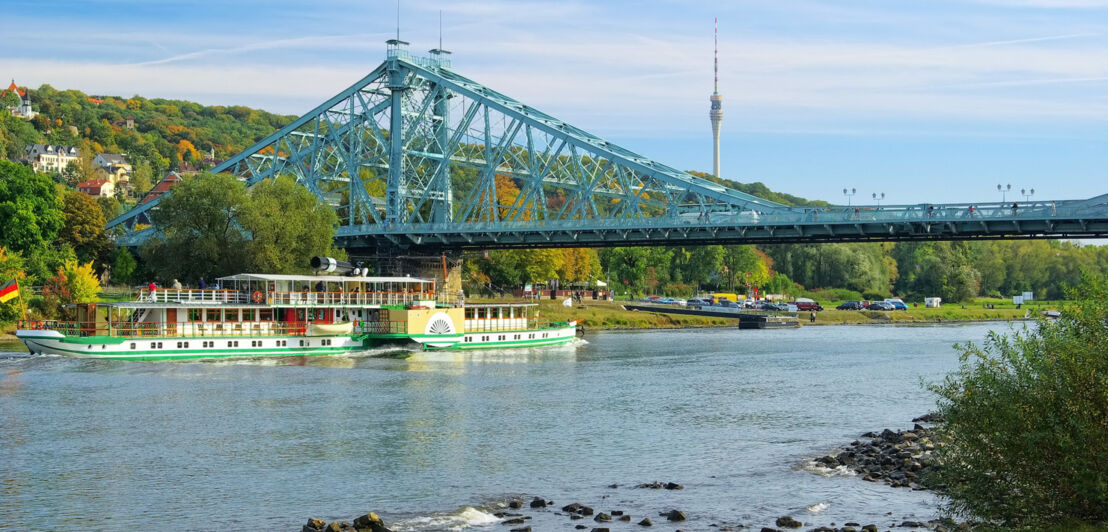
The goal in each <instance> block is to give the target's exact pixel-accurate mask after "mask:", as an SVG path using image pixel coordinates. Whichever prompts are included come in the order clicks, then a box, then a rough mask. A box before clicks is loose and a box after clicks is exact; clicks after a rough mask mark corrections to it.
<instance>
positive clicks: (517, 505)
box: [508, 500, 523, 510]
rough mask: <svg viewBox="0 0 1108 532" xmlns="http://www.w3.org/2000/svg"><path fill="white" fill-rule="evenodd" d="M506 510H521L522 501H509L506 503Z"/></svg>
mask: <svg viewBox="0 0 1108 532" xmlns="http://www.w3.org/2000/svg"><path fill="white" fill-rule="evenodd" d="M508 508H514V509H516V510H518V509H520V508H523V501H518V500H511V501H508Z"/></svg>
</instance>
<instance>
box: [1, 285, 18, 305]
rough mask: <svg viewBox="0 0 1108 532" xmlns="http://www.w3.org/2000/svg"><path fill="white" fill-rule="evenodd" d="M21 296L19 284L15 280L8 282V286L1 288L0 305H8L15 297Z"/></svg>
mask: <svg viewBox="0 0 1108 532" xmlns="http://www.w3.org/2000/svg"><path fill="white" fill-rule="evenodd" d="M18 295H19V284H17V283H16V282H15V280H11V281H8V284H6V285H4V286H2V287H0V303H7V302H8V301H9V300H11V299H12V298H14V297H17V296H18Z"/></svg>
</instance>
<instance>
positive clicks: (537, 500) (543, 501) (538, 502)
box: [531, 497, 546, 508]
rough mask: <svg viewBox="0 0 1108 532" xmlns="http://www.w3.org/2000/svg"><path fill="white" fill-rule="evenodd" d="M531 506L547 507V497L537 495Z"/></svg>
mask: <svg viewBox="0 0 1108 532" xmlns="http://www.w3.org/2000/svg"><path fill="white" fill-rule="evenodd" d="M531 507H532V508H546V499H543V498H542V497H535V498H534V499H532V500H531Z"/></svg>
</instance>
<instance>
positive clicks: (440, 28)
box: [439, 9, 442, 50]
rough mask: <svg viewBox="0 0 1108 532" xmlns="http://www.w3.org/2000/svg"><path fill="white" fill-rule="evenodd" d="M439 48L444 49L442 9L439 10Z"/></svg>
mask: <svg viewBox="0 0 1108 532" xmlns="http://www.w3.org/2000/svg"><path fill="white" fill-rule="evenodd" d="M439 50H442V10H441V9H440V10H439Z"/></svg>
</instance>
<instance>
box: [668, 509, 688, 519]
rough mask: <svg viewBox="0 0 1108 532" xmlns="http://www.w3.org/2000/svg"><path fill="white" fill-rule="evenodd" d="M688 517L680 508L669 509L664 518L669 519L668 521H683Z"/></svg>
mask: <svg viewBox="0 0 1108 532" xmlns="http://www.w3.org/2000/svg"><path fill="white" fill-rule="evenodd" d="M688 518H689V516H687V515H685V512H682V511H681V510H670V511H669V512H667V513H666V519H669V520H670V521H684V520H685V519H688Z"/></svg>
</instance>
